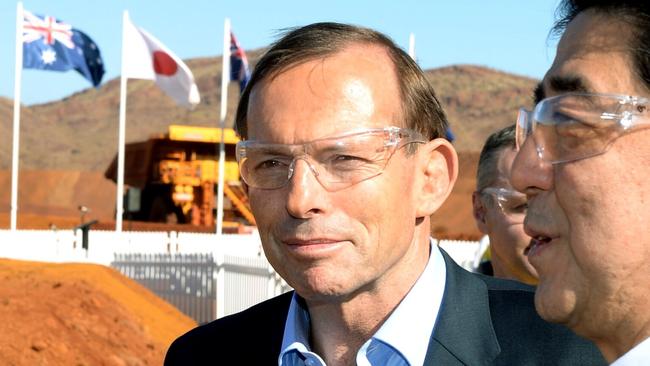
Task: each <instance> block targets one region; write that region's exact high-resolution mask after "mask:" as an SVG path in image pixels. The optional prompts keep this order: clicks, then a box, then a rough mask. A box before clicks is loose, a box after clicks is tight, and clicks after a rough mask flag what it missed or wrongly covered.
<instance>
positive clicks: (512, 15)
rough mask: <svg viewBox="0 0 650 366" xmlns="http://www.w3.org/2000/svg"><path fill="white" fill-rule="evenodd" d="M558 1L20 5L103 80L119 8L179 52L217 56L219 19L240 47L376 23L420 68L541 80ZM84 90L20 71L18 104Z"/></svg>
mask: <svg viewBox="0 0 650 366" xmlns="http://www.w3.org/2000/svg"><path fill="white" fill-rule="evenodd" d="M557 2H558V0H535V1H521V0H495V1H489V2H488V1H483V0H454V1H437V0H429V1H426V2H425V1H414V0H399V1H395V0H392V1H384V0H374V1H366V0H359V1H354V0H347V1H343V0H329V1H299V0H290V1H281V0H280V1H261V0H250V1H232V0H231V1H228V2H224V1H222V0H218V1H217V0H157V1H156V0H104V1H97V0H26V1H24V2H23V6H24V7H25V9H26V10H29V11H31V12H33V13H37V14H41V15H52V16H55V17H57V18H58V19H60V20H63V21H65V22H67V23H69V24H71V25H72V26H73V27H75V28H78V29H80V30H82V31H83V32H85V33H86V34H88V35H89V36H90V37H91V38H93V40H94V41H95V43H97V44H98V45H99V47H100V50H101V52H102V56H103V58H104V63H105V65H106V75H105V76H104V79H103V81H107V80H109V79H111V78H114V77H117V76H119V72H120V57H121V56H120V52H121V51H120V48H121V20H122V11H123V10H128V11H129V13H130V17H131V20H132V21H133V23H135V24H136V25H137V26H139V27H142V28H144V29H146V30H147V31H149V32H150V33H152V34H153V35H154V36H156V37H157V38H158V39H160V40H161V41H162V42H163V43H164V44H165V45H166V46H167V47H169V48H170V49H171V50H173V51H174V52H175V53H176V54H177V55H178V56H180V57H181V58H183V59H186V58H193V57H204V56H216V55H219V54H220V53H221V49H222V38H223V36H222V32H223V19H224V18H225V17H230V19H231V22H232V26H233V31H234V32H235V34H236V36H237V38H238V39H239V42H240V43H241V45H242V46H243V47H244V48H245V49H251V48H259V47H263V46H266V45H268V44H269V43H270V42H272V41H273V40H274V39H275V37H276V34H277V31H278V30H279V29H282V28H287V27H294V26H299V25H305V24H309V23H312V22H317V21H338V22H346V23H353V24H358V25H363V26H367V27H371V28H375V29H377V30H379V31H382V32H384V33H386V34H387V35H388V36H390V37H391V38H393V39H394V40H395V41H396V42H397V43H398V44H399V45H401V46H402V47H404V48H405V49H406V48H408V37H409V33H411V32H413V33H414V34H415V37H416V51H417V58H418V62H419V63H420V66H422V67H423V68H424V69H429V68H434V67H440V66H446V65H452V64H476V65H484V66H488V67H492V68H495V69H499V70H503V71H508V72H512V73H515V74H520V75H526V76H531V77H536V78H541V77H542V76H543V75H544V73H545V71H546V69H547V68H548V67H549V65H550V64H551V62H552V60H553V56H554V49H555V44H556V42H555V41H554V40H550V41H547V35H548V31H549V29H550V27H551V25H552V23H553V17H554V11H555V7H556V5H557ZM15 14H16V2H14V1H11V0H3V1H1V2H0V55H2V57H0V96H3V97H7V98H13V85H14V49H15V45H14V42H15V40H14V39H15V17H16V15H15ZM88 87H90V84H89V83H88V82H87V81H86V80H85V79H84V78H83V77H82V76H81V75H79V74H77V73H76V72H67V73H59V72H51V71H50V72H47V71H40V70H24V71H23V80H22V102H23V103H24V104H28V105H29V104H35V103H43V102H47V101H52V100H58V99H61V98H63V97H66V96H68V95H70V94H72V93H74V92H77V91H80V90H83V89H85V88H88Z"/></svg>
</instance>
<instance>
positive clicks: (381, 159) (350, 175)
mask: <svg viewBox="0 0 650 366" xmlns="http://www.w3.org/2000/svg"><path fill="white" fill-rule="evenodd" d="M411 143H425V139H424V138H423V137H422V136H421V135H420V134H419V133H417V132H415V131H412V130H409V129H405V128H398V127H386V128H376V129H368V130H363V131H358V132H353V133H349V134H345V135H342V136H336V137H330V138H323V139H318V140H314V141H310V142H307V143H304V144H295V145H285V144H272V143H265V142H258V141H254V140H246V141H240V142H239V143H237V161H238V163H239V172H240V174H241V177H242V179H243V180H244V182H246V184H248V185H249V186H250V187H254V188H261V189H276V188H280V187H283V186H284V185H286V184H287V183H288V182H289V180H290V179H291V177H292V176H293V173H294V170H295V167H296V164H297V161H298V160H304V161H305V162H306V163H307V165H308V166H309V169H310V170H311V172H312V173H313V174H314V175H315V176H316V179H318V181H319V182H320V184H321V185H322V186H323V187H324V188H325V189H326V190H328V191H337V190H340V189H343V188H346V187H349V186H351V185H353V184H356V183H359V182H361V181H364V180H366V179H370V178H372V177H375V176H377V175H379V174H381V173H382V172H383V171H384V168H385V167H386V165H387V164H388V161H389V160H390V158H391V157H392V156H393V154H394V153H395V151H397V150H398V149H399V148H401V147H403V146H405V145H408V144H411Z"/></svg>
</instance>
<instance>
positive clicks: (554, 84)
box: [533, 76, 591, 104]
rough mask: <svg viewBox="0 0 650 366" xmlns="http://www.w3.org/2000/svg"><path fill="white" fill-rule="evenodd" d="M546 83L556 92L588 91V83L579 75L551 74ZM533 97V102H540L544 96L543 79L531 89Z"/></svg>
mask: <svg viewBox="0 0 650 366" xmlns="http://www.w3.org/2000/svg"><path fill="white" fill-rule="evenodd" d="M546 83H547V84H548V87H549V89H550V90H552V91H554V92H556V93H560V94H561V93H589V92H590V90H591V88H589V85H588V83H587V82H586V81H585V79H584V78H582V77H579V76H551V77H550V78H549V79H548V80H547V81H546ZM533 98H534V101H535V104H537V103H539V102H541V101H542V100H543V99H544V98H546V91H545V89H544V81H542V82H540V83H539V84H537V86H536V87H535V90H534V91H533Z"/></svg>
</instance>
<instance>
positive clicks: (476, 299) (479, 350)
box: [424, 249, 501, 365]
mask: <svg viewBox="0 0 650 366" xmlns="http://www.w3.org/2000/svg"><path fill="white" fill-rule="evenodd" d="M440 251H441V252H442V255H443V257H444V258H445V266H446V273H447V279H446V283H445V293H444V296H443V299H442V305H441V307H440V312H439V314H438V318H437V320H436V326H435V329H434V331H433V335H432V337H431V340H430V341H429V348H428V349H427V356H426V358H425V360H424V364H425V365H485V364H489V363H490V362H491V361H492V360H494V358H496V356H497V355H498V354H499V353H500V352H501V350H500V348H499V343H498V341H497V338H496V335H495V333H494V328H493V327H492V317H491V316H490V304H489V300H488V291H487V287H486V286H485V283H483V281H481V280H479V279H478V278H476V277H474V276H473V275H471V274H470V273H468V272H467V271H465V270H464V269H462V268H460V267H459V266H458V265H457V264H456V263H455V262H454V261H453V260H452V259H451V258H450V257H449V255H448V254H447V253H446V252H445V251H444V250H442V249H440Z"/></svg>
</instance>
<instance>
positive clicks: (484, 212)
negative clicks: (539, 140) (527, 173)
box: [472, 125, 537, 285]
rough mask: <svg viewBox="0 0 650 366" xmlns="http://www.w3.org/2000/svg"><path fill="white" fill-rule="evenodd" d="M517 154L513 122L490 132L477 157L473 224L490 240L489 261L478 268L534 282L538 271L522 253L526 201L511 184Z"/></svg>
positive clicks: (500, 276) (526, 243) (506, 277)
mask: <svg viewBox="0 0 650 366" xmlns="http://www.w3.org/2000/svg"><path fill="white" fill-rule="evenodd" d="M516 154H517V150H516V146H515V126H514V125H512V126H509V127H506V128H504V129H501V130H499V131H497V132H495V133H493V134H492V135H490V137H489V138H488V139H487V141H486V142H485V145H484V146H483V150H482V151H481V155H480V157H479V163H478V169H477V173H476V191H475V192H474V193H473V194H472V204H473V214H474V219H475V220H476V226H478V229H479V230H480V231H481V232H482V233H483V234H485V235H487V236H488V237H489V240H490V246H489V253H490V261H489V262H484V263H481V268H485V267H487V266H490V267H491V268H488V269H487V271H486V270H485V269H484V270H482V271H481V272H483V273H486V274H493V275H494V277H499V278H505V279H509V280H515V281H520V282H523V283H526V284H529V285H535V284H537V272H536V271H535V268H533V267H532V266H531V264H530V262H528V258H526V253H525V251H526V248H527V247H528V244H529V243H530V237H529V236H528V235H526V233H525V232H524V217H525V215H526V208H527V207H528V205H527V202H526V201H527V200H526V196H525V195H524V194H523V193H520V192H517V191H515V190H514V189H513V188H512V185H511V184H510V168H511V167H512V161H513V160H514V158H515V155H516ZM490 269H491V272H492V273H490Z"/></svg>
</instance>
